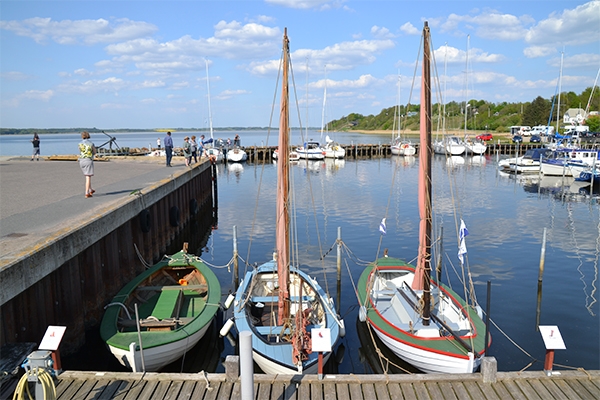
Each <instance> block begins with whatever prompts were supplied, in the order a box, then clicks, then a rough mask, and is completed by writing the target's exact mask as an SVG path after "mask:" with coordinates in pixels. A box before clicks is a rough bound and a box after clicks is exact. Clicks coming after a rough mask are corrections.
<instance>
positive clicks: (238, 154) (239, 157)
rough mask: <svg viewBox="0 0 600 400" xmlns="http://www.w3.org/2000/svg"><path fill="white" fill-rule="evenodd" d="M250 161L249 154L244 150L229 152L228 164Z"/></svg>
mask: <svg viewBox="0 0 600 400" xmlns="http://www.w3.org/2000/svg"><path fill="white" fill-rule="evenodd" d="M247 159H248V154H246V152H245V151H244V150H242V149H236V150H229V151H228V152H227V161H228V162H244V161H246V160H247Z"/></svg>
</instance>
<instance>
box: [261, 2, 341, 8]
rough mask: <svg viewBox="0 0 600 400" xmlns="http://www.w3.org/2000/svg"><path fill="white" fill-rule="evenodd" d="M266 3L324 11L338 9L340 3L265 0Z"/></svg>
mask: <svg viewBox="0 0 600 400" xmlns="http://www.w3.org/2000/svg"><path fill="white" fill-rule="evenodd" d="M265 1H266V2H267V3H270V4H273V5H277V6H282V7H288V8H299V9H310V8H321V9H323V8H324V7H325V9H327V8H331V7H335V8H339V6H340V5H341V3H342V2H340V1H332V0H265Z"/></svg>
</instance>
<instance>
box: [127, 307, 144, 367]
mask: <svg viewBox="0 0 600 400" xmlns="http://www.w3.org/2000/svg"><path fill="white" fill-rule="evenodd" d="M133 306H134V307H135V323H136V325H137V334H138V340H139V342H140V357H141V359H142V372H146V363H145V362H144V347H143V346H142V332H141V329H140V315H139V313H138V305H137V303H134V305H133ZM131 358H132V359H133V365H134V366H136V365H137V363H136V362H135V347H134V352H133V354H132V355H131ZM134 368H135V367H134Z"/></svg>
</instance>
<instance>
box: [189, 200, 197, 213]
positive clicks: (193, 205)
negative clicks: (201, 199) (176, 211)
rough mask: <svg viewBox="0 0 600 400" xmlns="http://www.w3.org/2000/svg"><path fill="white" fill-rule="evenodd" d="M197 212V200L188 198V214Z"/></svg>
mask: <svg viewBox="0 0 600 400" xmlns="http://www.w3.org/2000/svg"><path fill="white" fill-rule="evenodd" d="M197 213H198V201H197V200H196V199H191V200H190V215H196V214H197Z"/></svg>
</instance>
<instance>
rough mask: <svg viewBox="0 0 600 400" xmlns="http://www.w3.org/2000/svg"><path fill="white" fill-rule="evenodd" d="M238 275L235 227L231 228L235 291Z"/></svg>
mask: <svg viewBox="0 0 600 400" xmlns="http://www.w3.org/2000/svg"><path fill="white" fill-rule="evenodd" d="M239 278H240V275H239V272H238V248H237V226H236V225H234V226H233V281H234V283H235V290H237V288H238V282H239V280H240V279H239Z"/></svg>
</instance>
